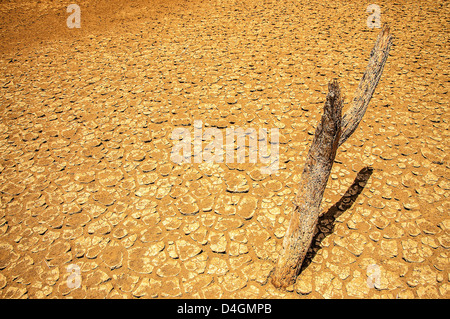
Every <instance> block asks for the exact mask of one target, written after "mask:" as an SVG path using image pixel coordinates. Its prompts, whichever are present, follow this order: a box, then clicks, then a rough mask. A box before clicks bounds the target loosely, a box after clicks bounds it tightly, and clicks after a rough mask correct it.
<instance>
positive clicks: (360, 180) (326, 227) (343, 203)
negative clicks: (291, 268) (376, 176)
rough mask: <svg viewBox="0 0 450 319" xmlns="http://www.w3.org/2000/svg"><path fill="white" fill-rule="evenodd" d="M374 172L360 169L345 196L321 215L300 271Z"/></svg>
mask: <svg viewBox="0 0 450 319" xmlns="http://www.w3.org/2000/svg"><path fill="white" fill-rule="evenodd" d="M372 173H373V168H372V167H364V168H363V169H362V170H360V171H359V172H358V175H356V178H355V180H354V181H353V184H352V185H351V186H350V187H349V188H348V189H347V191H346V192H345V194H344V196H342V197H341V199H340V200H339V201H338V202H337V203H336V204H334V205H333V206H331V207H330V208H329V209H328V211H327V212H326V213H324V214H322V215H321V216H320V217H319V220H318V222H317V233H316V234H315V235H314V237H313V240H312V242H311V246H310V247H309V250H308V252H307V254H306V256H305V260H304V261H303V264H302V267H301V269H300V273H301V272H302V271H303V270H304V269H306V268H307V267H308V266H309V264H310V263H311V261H312V260H313V258H314V256H315V255H316V254H317V252H318V251H319V250H320V248H321V246H320V244H321V242H322V240H324V238H325V237H327V236H328V235H330V234H332V233H333V231H334V225H335V221H336V218H338V217H339V216H341V215H342V214H343V213H344V212H345V211H346V210H347V209H349V208H350V207H352V205H353V204H354V203H355V202H356V199H357V198H358V196H359V194H361V192H362V191H363V189H364V187H365V186H366V184H367V181H368V180H369V178H370V176H371V175H372Z"/></svg>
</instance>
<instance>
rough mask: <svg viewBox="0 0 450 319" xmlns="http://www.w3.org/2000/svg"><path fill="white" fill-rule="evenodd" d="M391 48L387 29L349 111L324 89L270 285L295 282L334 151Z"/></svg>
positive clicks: (359, 114) (352, 126) (333, 90)
mask: <svg viewBox="0 0 450 319" xmlns="http://www.w3.org/2000/svg"><path fill="white" fill-rule="evenodd" d="M391 44H392V37H391V35H390V31H389V27H387V26H384V27H383V29H382V30H381V32H380V34H379V35H378V38H377V41H376V43H375V46H374V48H373V49H372V52H371V53H370V59H369V64H368V66H367V69H366V71H365V73H364V75H363V77H362V79H361V82H360V83H359V86H358V88H357V90H356V92H355V97H354V99H353V101H352V105H351V107H350V108H349V110H348V111H347V112H346V113H345V114H344V116H343V117H342V116H341V112H342V106H343V99H342V97H341V91H340V88H339V84H338V83H337V81H336V80H334V81H332V82H331V83H330V84H329V85H328V91H329V92H328V95H327V97H326V102H325V105H324V110H323V115H322V119H321V122H320V123H319V125H318V127H317V128H316V132H315V134H314V139H313V142H312V144H311V148H310V149H309V152H308V156H307V158H306V163H305V167H304V169H303V173H302V179H301V182H300V185H299V190H298V193H297V196H296V202H295V205H296V206H295V208H294V212H293V214H292V216H291V220H290V222H289V227H288V229H287V231H286V235H285V237H284V240H283V250H282V252H281V254H280V256H279V257H278V261H277V264H276V267H275V271H274V273H273V275H272V283H273V285H274V286H275V287H278V288H285V287H287V286H289V285H291V284H293V283H294V282H295V279H296V276H297V274H298V272H299V270H300V267H301V265H302V263H303V259H304V258H305V255H306V253H307V251H308V249H309V246H310V245H311V241H312V238H313V236H314V233H315V230H316V224H317V221H318V219H319V215H320V210H319V209H320V203H321V201H322V197H323V193H324V191H325V187H326V185H327V181H328V177H329V175H330V172H331V168H332V166H333V162H334V159H335V156H336V151H337V149H338V147H339V146H340V145H341V144H342V143H344V142H345V141H346V140H347V139H348V138H349V137H350V135H351V134H352V133H353V132H354V131H355V130H356V128H357V127H358V124H359V122H361V119H362V118H363V116H364V113H365V112H366V110H367V106H368V104H369V101H370V99H371V98H372V95H373V92H374V91H375V88H376V86H377V84H378V81H379V80H380V77H381V73H382V72H383V67H384V65H385V63H386V59H387V57H388V55H389V49H390V47H391Z"/></svg>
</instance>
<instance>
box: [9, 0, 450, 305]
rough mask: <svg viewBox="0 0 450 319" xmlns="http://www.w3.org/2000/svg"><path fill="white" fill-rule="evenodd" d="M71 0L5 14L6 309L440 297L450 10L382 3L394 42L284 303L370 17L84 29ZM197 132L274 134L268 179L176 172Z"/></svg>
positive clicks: (132, 17)
mask: <svg viewBox="0 0 450 319" xmlns="http://www.w3.org/2000/svg"><path fill="white" fill-rule="evenodd" d="M70 3H72V2H67V1H59V0H55V1H20V0H15V1H2V2H1V3H0V27H1V28H0V38H1V44H0V46H1V48H0V50H1V51H0V68H1V72H0V92H1V94H0V120H1V122H0V298H53V297H56V298H155V297H158V298H180V297H181V298H449V297H450V283H449V280H450V272H449V264H450V262H449V258H450V256H449V247H450V217H449V211H450V204H449V203H450V202H449V199H448V196H449V189H450V180H449V178H450V174H449V171H448V168H449V165H450V162H449V155H448V154H449V147H448V138H449V135H450V131H449V124H448V123H449V116H448V112H449V110H448V108H449V93H448V89H449V60H450V59H449V55H448V52H449V47H448V43H449V34H450V32H449V31H450V30H449V21H450V14H449V12H450V2H448V1H403V0H400V1H395V2H393V1H378V2H377V4H378V5H379V6H380V8H381V21H382V23H388V24H389V26H390V27H391V32H392V35H393V37H394V44H393V46H392V48H391V51H390V56H389V58H388V60H387V64H386V66H385V69H384V72H383V75H382V77H381V80H380V82H379V84H378V87H377V89H376V91H375V94H374V96H373V98H372V100H371V102H370V105H369V108H368V110H367V113H366V114H365V116H364V119H363V121H362V122H361V124H360V126H359V128H358V129H357V130H356V132H355V133H354V134H353V135H352V136H351V138H350V139H349V140H348V141H347V142H345V144H343V145H342V147H340V148H339V150H338V153H337V157H336V162H335V164H334V166H333V169H332V172H331V176H330V179H329V181H328V185H327V189H326V190H325V194H324V200H323V202H322V210H323V216H322V218H321V219H320V223H319V227H318V228H319V232H318V234H317V236H316V237H315V239H314V243H313V246H312V248H311V251H310V253H309V254H308V256H307V260H306V261H305V264H304V267H303V270H302V272H301V273H300V275H299V276H298V279H297V281H296V283H295V284H294V285H293V286H291V287H288V289H287V291H283V290H278V289H276V288H275V287H274V286H273V285H272V284H271V283H270V279H269V276H270V272H271V271H272V269H273V267H274V265H275V261H276V259H277V257H278V254H279V252H280V248H281V245H282V240H283V236H284V233H285V231H286V228H287V225H288V222H289V217H290V214H291V212H292V209H293V203H292V202H293V199H294V197H295V194H296V191H297V186H298V182H299V179H300V177H301V173H302V169H303V165H304V161H305V157H306V152H307V151H308V148H309V145H310V143H311V140H312V137H313V134H314V130H315V127H316V125H317V122H318V121H319V120H320V116H321V114H322V107H323V103H324V101H325V96H326V93H327V85H328V82H329V81H330V80H332V79H333V78H337V79H338V81H339V83H340V85H341V87H342V91H343V93H344V94H345V96H346V98H345V102H346V103H349V102H350V101H351V98H352V95H353V92H354V91H355V89H356V87H357V85H358V82H359V80H360V79H361V77H362V74H363V73H364V70H365V67H366V64H367V60H368V57H369V54H370V50H371V49H372V46H373V44H374V42H375V39H376V37H377V34H378V32H379V29H377V28H374V29H370V28H368V27H367V24H366V19H367V17H368V15H369V13H367V12H366V8H367V6H368V5H369V4H371V3H372V2H371V1H314V2H308V1H294V0H279V1H278V0H277V1H276V0H256V1H243V0H240V1H225V0H211V1H195V0H193V1H186V0H183V1H163V0H159V1H157V0H151V1H143V0H137V1H123V3H122V2H120V1H118V0H111V1H107V0H101V1H97V0H93V1H86V0H83V1H81V0H80V1H77V2H75V3H76V4H78V5H79V6H80V8H81V28H79V29H77V28H75V29H69V28H68V27H67V25H66V19H67V17H68V16H69V15H70V13H67V12H66V8H67V6H68V5H69V4H70ZM344 110H345V106H344ZM194 121H202V125H203V129H206V128H212V127H216V128H219V129H220V130H221V131H222V132H224V133H223V135H224V136H225V130H226V128H230V127H242V128H254V129H256V130H259V129H260V128H266V129H268V130H270V129H271V128H278V129H279V132H280V138H279V143H280V144H279V170H278V171H277V172H275V173H272V174H261V172H260V167H261V166H262V164H261V163H259V162H258V163H250V161H249V160H248V150H247V160H246V161H245V163H226V162H223V163H206V162H203V163H194V162H192V163H189V164H176V163H174V162H173V161H172V160H171V157H170V155H171V150H172V149H173V147H174V145H175V143H176V141H174V140H172V139H171V136H172V133H173V132H174V130H175V128H180V127H181V128H187V129H189V130H190V131H191V132H192V134H193V132H194ZM206 144H207V141H204V142H203V146H205V145H206ZM370 168H371V169H370ZM68 267H69V269H68ZM73 269H75V270H73ZM77 269H78V270H79V272H80V276H79V277H76V278H77V279H79V286H78V285H77V284H76V280H75V281H74V280H73V279H74V278H75V277H73V276H74V273H75V274H76V271H77ZM74 283H75V284H74Z"/></svg>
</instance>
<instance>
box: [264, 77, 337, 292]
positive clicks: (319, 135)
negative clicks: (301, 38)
mask: <svg viewBox="0 0 450 319" xmlns="http://www.w3.org/2000/svg"><path fill="white" fill-rule="evenodd" d="M328 90H329V92H328V95H327V99H326V102H325V106H324V109H323V115H322V120H321V122H320V124H319V126H318V127H317V129H316V132H315V134H314V139H313V142H312V145H311V148H310V149H309V152H308V156H307V159H306V164H305V168H304V169H303V173H302V179H301V183H300V187H299V191H298V193H297V197H296V203H295V204H296V207H295V208H294V212H293V214H292V216H291V220H290V223H289V227H288V229H287V231H286V235H285V237H284V240H283V251H282V252H281V254H280V256H279V258H278V261H277V266H276V268H275V273H274V274H273V276H272V283H273V284H274V285H275V286H276V287H286V286H289V285H290V284H291V283H292V282H293V280H295V277H296V276H297V273H298V270H299V269H300V266H301V264H302V262H303V259H304V257H305V255H306V253H307V251H308V248H309V246H310V245H311V240H312V238H313V236H314V231H315V228H316V223H317V220H318V219H319V208H320V203H321V201H322V197H323V193H324V191H325V187H326V185H327V181H328V177H329V175H330V172H331V167H332V166H333V162H334V158H335V156H336V150H337V148H338V142H339V138H340V133H341V114H342V113H341V112H342V105H343V100H342V97H341V92H340V88H339V84H338V83H337V81H333V82H331V83H330V84H329V85H328Z"/></svg>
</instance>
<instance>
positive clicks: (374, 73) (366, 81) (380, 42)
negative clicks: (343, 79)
mask: <svg viewBox="0 0 450 319" xmlns="http://www.w3.org/2000/svg"><path fill="white" fill-rule="evenodd" d="M391 45H392V36H391V33H390V29H389V27H388V26H387V25H384V26H383V29H382V30H381V32H380V33H379V34H378V38H377V40H376V42H375V45H374V47H373V49H372V51H371V52H370V58H369V63H368V64H367V68H366V71H365V72H364V75H363V77H362V78H361V81H360V82H359V85H358V88H357V89H356V91H355V96H354V97H353V101H352V104H351V107H350V108H349V109H348V110H347V112H345V114H344V117H343V118H342V134H341V138H340V140H339V146H341V145H342V143H344V142H345V141H346V140H347V139H348V138H349V137H350V135H352V134H353V132H354V131H355V130H356V128H357V127H358V125H359V122H361V120H362V118H363V116H364V113H366V110H367V106H368V105H369V102H370V99H371V98H372V95H373V92H374V91H375V88H376V87H377V84H378V81H379V80H380V78H381V74H382V73H383V68H384V65H385V64H386V60H387V58H388V56H389V50H390V48H391Z"/></svg>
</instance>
